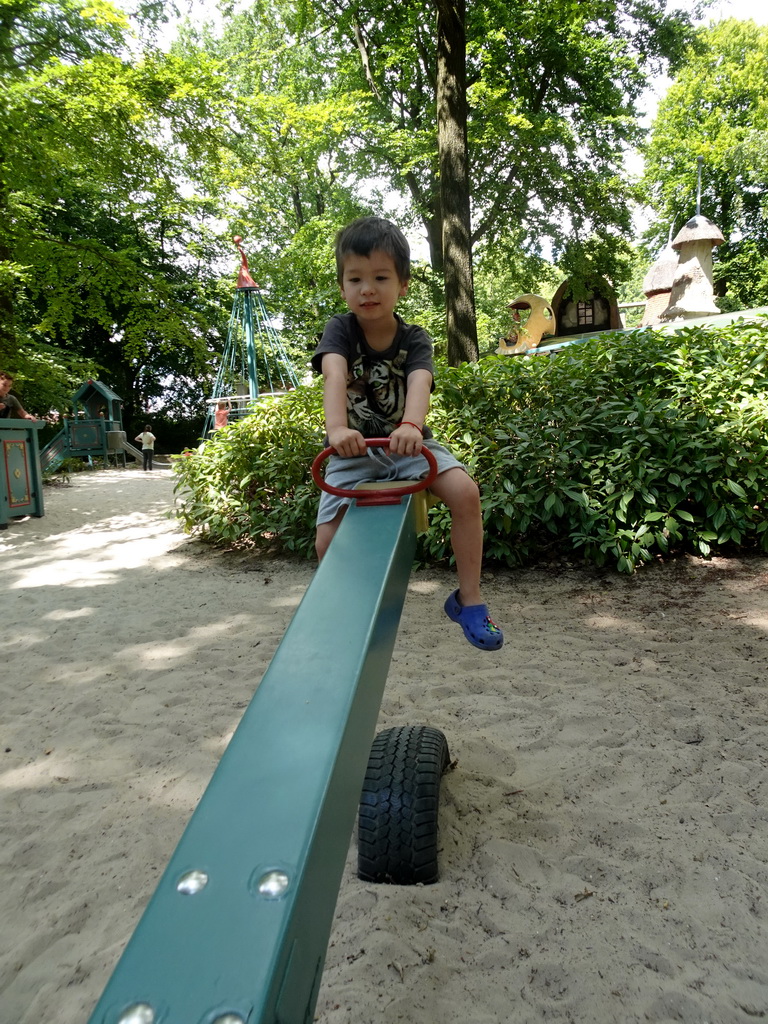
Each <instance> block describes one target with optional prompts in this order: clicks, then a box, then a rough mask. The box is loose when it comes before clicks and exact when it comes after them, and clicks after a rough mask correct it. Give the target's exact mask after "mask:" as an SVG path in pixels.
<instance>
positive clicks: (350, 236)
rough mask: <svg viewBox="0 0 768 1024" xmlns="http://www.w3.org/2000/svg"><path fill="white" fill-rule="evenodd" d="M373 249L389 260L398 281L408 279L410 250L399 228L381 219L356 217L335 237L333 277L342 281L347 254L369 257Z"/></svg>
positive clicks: (409, 276)
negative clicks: (383, 253) (334, 272)
mask: <svg viewBox="0 0 768 1024" xmlns="http://www.w3.org/2000/svg"><path fill="white" fill-rule="evenodd" d="M374 249H378V250H380V251H381V252H385V253H386V254H387V256H390V257H391V258H392V262H393V263H394V264H395V270H396V271H397V276H398V278H399V280H400V281H409V280H410V278H411V249H410V246H409V245H408V241H407V239H406V237H405V235H404V234H403V233H402V231H401V230H400V228H398V227H396V225H394V224H393V223H392V222H391V221H389V220H384V218H383V217H358V219H357V220H353V221H352V223H351V224H347V226H346V227H345V228H342V230H341V231H340V232H339V233H338V235H336V276H337V278H338V281H339V284H341V281H342V278H343V277H344V260H345V258H346V257H347V256H349V255H350V253H354V254H355V255H356V256H370V255H371V253H372V252H373V250H374Z"/></svg>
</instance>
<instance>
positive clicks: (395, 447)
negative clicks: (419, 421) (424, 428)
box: [389, 423, 423, 455]
mask: <svg viewBox="0 0 768 1024" xmlns="http://www.w3.org/2000/svg"><path fill="white" fill-rule="evenodd" d="M422 441H423V438H422V434H421V431H420V430H419V428H418V427H416V426H414V425H413V424H412V423H401V424H400V426H399V427H396V428H395V429H394V430H393V431H392V433H391V434H390V435H389V450H390V452H392V454H393V455H418V454H419V452H420V451H421V446H422Z"/></svg>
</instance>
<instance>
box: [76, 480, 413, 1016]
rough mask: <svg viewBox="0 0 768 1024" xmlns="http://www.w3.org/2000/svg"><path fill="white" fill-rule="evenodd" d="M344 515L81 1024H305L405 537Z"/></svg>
mask: <svg viewBox="0 0 768 1024" xmlns="http://www.w3.org/2000/svg"><path fill="white" fill-rule="evenodd" d="M413 504H414V499H413V497H411V496H407V497H405V498H403V501H402V504H399V505H384V506H380V507H372V508H357V507H355V506H354V505H353V506H352V507H351V508H350V509H349V511H348V513H347V515H346V516H345V517H344V519H343V521H342V524H341V526H340V528H339V530H338V532H337V534H336V536H335V538H334V540H333V543H332V544H331V546H330V548H329V549H328V552H327V554H326V556H325V558H324V559H323V561H322V563H321V564H320V566H319V567H318V570H317V573H316V574H315V576H314V578H313V580H312V582H311V584H310V586H309V588H308V589H307V592H306V594H305V595H304V598H303V599H302V602H301V604H300V605H299V608H298V609H297V611H296V614H295V615H294V617H293V619H292V620H291V623H290V625H289V626H288V629H287V630H286V633H285V636H284V638H283V640H282V642H281V644H280V646H279V647H278V649H277V651H276V652H275V655H274V657H273V659H272V662H271V663H270V665H269V667H268V669H267V671H266V673H265V675H264V678H263V679H262V681H261V683H260V685H259V687H258V689H257V691H256V694H255V696H254V697H253V700H252V701H251V703H250V705H249V706H248V708H247V710H246V712H245V714H244V715H243V718H242V721H241V722H240V725H239V726H238V728H237V731H236V732H235V734H234V736H233V737H232V740H231V741H230V743H229V745H228V747H227V749H226V751H225V753H224V755H223V757H222V759H221V761H220V763H219V765H218V767H217V769H216V771H215V773H214V775H213V777H212V779H211V781H210V783H209V785H208V788H207V789H206V791H205V793H204V794H203V796H202V798H201V800H200V803H199V804H198V806H197V808H196V810H195V812H194V814H193V815H192V818H191V819H190V822H189V824H188V825H187V828H186V830H185V832H184V834H183V836H182V837H181V840H180V842H179V845H178V846H177V848H176V850H175V852H174V854H173V856H172V857H171V860H170V862H169V864H168V867H167V869H166V871H165V873H164V874H163V876H162V878H161V879H160V882H159V884H158V887H157V889H156V891H155V894H154V896H153V897H152V899H151V901H150V903H149V904H148V906H147V909H146V910H145V912H144V915H143V917H142V918H141V920H140V921H139V924H138V926H137V927H136V930H135V932H134V934H133V937H132V938H131V940H130V942H129V943H128V946H127V947H126V949H125V952H124V953H123V955H122V957H121V959H120V961H119V963H118V965H117V967H116V968H115V971H114V973H113V975H112V977H111V979H110V980H109V982H108V983H107V986H106V988H105V990H104V993H103V994H102V997H101V999H100V1000H99V1002H98V1003H97V1005H96V1008H95V1009H94V1011H93V1014H92V1016H91V1018H90V1024H308V1022H310V1021H311V1020H312V1016H313V1013H314V1007H315V1003H316V1000H317V992H318V988H319V985H320V978H321V975H322V970H323V964H324V961H325V953H326V948H327V945H328V936H329V934H330V929H331V923H332V920H333V913H334V909H335V906H336V899H337V896H338V890H339V885H340V882H341V877H342V873H343V870H344V864H345V860H346V855H347V851H348V848H349V840H350V836H351V833H352V828H353V825H354V819H355V814H356V811H357V806H358V802H359V799H360V791H361V787H362V782H363V777H364V775H365V768H366V765H367V763H368V756H369V753H370V747H371V741H372V739H373V735H374V732H375V729H376V720H377V717H378V713H379V708H380V705H381V698H382V694H383V691H384V685H385V682H386V678H387V672H388V669H389V663H390V660H391V657H392V649H393V647H394V643H395V637H396V634H397V628H398V624H399V622H400V616H401V613H402V609H403V603H404V601H405V594H406V590H407V586H408V578H409V576H410V572H411V567H412V565H413V557H414V552H415V544H416V533H415V529H414V514H413Z"/></svg>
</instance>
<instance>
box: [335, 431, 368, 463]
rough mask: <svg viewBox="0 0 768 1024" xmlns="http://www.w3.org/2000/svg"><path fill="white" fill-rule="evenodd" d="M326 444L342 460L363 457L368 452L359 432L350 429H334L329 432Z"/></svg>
mask: <svg viewBox="0 0 768 1024" xmlns="http://www.w3.org/2000/svg"><path fill="white" fill-rule="evenodd" d="M328 443H329V444H330V446H331V448H335V449H336V451H337V453H338V454H339V455H341V456H342V458H344V459H351V458H353V457H354V456H356V455H365V454H366V453H367V451H368V449H367V448H366V446H365V439H364V438H363V435H362V434H361V433H360V431H359V430H352V428H351V427H334V428H333V430H329V431H328Z"/></svg>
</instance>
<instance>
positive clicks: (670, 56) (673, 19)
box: [322, 0, 697, 354]
mask: <svg viewBox="0 0 768 1024" xmlns="http://www.w3.org/2000/svg"><path fill="white" fill-rule="evenodd" d="M665 6H666V5H665V3H664V2H663V0H651V2H638V0H620V2H618V3H605V2H603V0H582V2H579V3H578V4H576V3H572V2H570V0H557V2H554V3H551V4H549V5H545V6H544V7H536V8H533V7H530V5H527V4H524V3H522V2H513V3H509V2H508V0H490V2H488V3H485V4H478V5H472V7H471V9H470V11H469V13H468V14H467V15H466V16H465V15H464V13H463V11H462V9H461V7H460V6H459V5H458V4H455V5H451V4H449V3H448V0H446V3H445V4H443V2H442V0H440V2H438V0H435V2H434V3H433V4H431V5H429V6H425V5H424V4H423V3H420V2H418V0H405V2H403V3H401V4H399V5H398V6H397V7H396V8H393V7H392V6H391V5H389V4H385V3H382V2H381V0H335V2H333V0H324V6H323V8H322V10H323V13H324V14H325V16H326V18H327V19H328V21H329V23H332V24H333V26H334V29H335V31H336V32H337V33H338V36H339V40H340V45H346V46H347V47H348V48H349V49H350V50H351V49H352V47H354V50H355V51H356V52H357V54H358V55H359V65H358V67H357V69H356V71H355V72H354V73H355V74H356V75H357V81H359V85H360V87H362V86H363V85H365V86H366V87H367V88H368V90H369V92H370V94H371V97H372V100H373V109H374V110H375V111H376V113H377V117H378V124H377V125H376V126H375V128H374V130H373V131H372V132H371V133H370V137H369V140H368V145H367V154H368V156H369V163H370V165H371V172H372V173H375V172H376V171H378V172H379V173H385V172H386V173H387V174H388V176H389V180H390V182H391V184H392V187H393V188H395V189H397V188H398V187H401V186H404V187H406V188H407V189H408V191H409V193H410V196H411V199H412V203H413V209H414V211H415V212H416V214H417V215H418V216H419V217H420V219H421V221H422V223H423V226H424V229H425V232H426V235H427V239H428V241H429V245H430V250H431V261H432V265H433V267H434V268H435V269H436V270H437V271H438V272H442V271H443V269H444V260H445V252H444V250H443V238H444V237H448V238H450V237H452V232H451V231H449V232H448V233H447V234H446V232H445V229H444V224H443V222H444V219H445V216H446V210H445V208H444V202H443V200H444V197H445V194H446V193H444V192H443V191H442V190H441V174H442V173H443V172H444V169H445V168H444V164H443V160H442V157H440V158H439V157H438V150H439V145H438V142H439V140H438V134H436V132H435V124H436V123H440V122H441V116H443V117H447V118H449V119H451V118H454V119H455V121H454V123H452V124H451V123H449V121H443V122H442V123H443V129H444V131H443V133H442V135H441V136H440V137H441V138H442V141H443V142H447V140H448V139H449V138H456V139H457V138H460V136H461V134H462V125H461V123H460V122H461V119H462V111H461V107H462V103H465V104H466V109H467V121H466V137H467V152H468V160H469V173H468V175H467V177H466V181H465V183H464V184H458V185H457V186H456V187H457V188H459V189H461V190H462V191H463V196H462V197H461V200H460V199H459V197H458V196H457V195H456V194H455V192H454V189H453V188H452V189H451V190H450V191H449V192H448V193H447V194H448V195H449V198H450V202H451V203H452V204H457V207H458V205H459V204H460V202H461V203H463V204H464V206H466V205H467V204H468V205H469V206H470V209H471V215H472V231H471V234H470V235H469V237H468V238H467V239H466V240H465V242H464V243H463V245H464V254H463V262H464V263H465V264H467V265H470V264H471V258H472V247H473V246H477V247H480V251H481V252H482V250H483V249H486V250H490V249H491V248H493V247H497V246H501V245H503V244H504V240H505V238H507V237H510V236H511V237H516V238H519V228H520V226H521V225H523V226H524V227H525V242H524V244H525V246H526V248H527V249H528V250H529V251H530V252H531V253H532V254H534V255H537V256H538V255H540V254H541V252H542V246H543V242H544V240H545V239H548V240H549V244H550V245H551V246H552V247H553V249H554V251H555V253H556V254H560V253H563V252H565V250H566V246H567V245H568V243H569V242H573V241H574V240H576V241H581V242H583V241H585V240H586V239H588V238H590V237H591V236H597V238H598V240H599V241H600V242H601V243H602V245H601V249H602V251H603V253H605V254H610V252H611V249H612V246H614V245H615V244H616V241H617V239H618V238H619V237H620V236H621V235H622V234H626V233H628V232H629V230H630V216H629V200H630V198H631V190H630V189H629V187H628V185H627V183H626V181H625V179H624V176H623V173H622V159H623V153H624V151H625V149H626V147H627V146H628V145H631V144H632V143H633V142H635V141H637V140H638V139H639V137H640V131H641V129H640V128H639V126H638V123H637V114H638V111H637V102H638V99H639V97H640V95H641V93H642V90H643V88H644V86H645V84H646V82H647V79H648V77H649V76H650V75H651V74H652V73H654V72H655V71H658V70H659V69H661V68H664V67H666V66H667V64H669V63H671V64H672V65H674V64H675V63H676V62H678V61H679V60H680V59H681V57H682V54H683V51H684V45H685V42H686V41H687V39H688V38H689V33H690V31H691V21H690V16H689V15H688V14H686V13H684V12H682V11H679V10H674V11H669V12H667V11H666V10H665ZM692 13H693V14H695V13H697V12H696V11H693V12H692ZM446 28H450V30H451V32H452V33H453V35H452V38H449V36H448V35H447V34H446V32H445V30H446ZM462 29H463V31H462ZM464 33H466V40H467V41H466V62H467V71H466V87H464V85H463V83H462V82H461V81H460V80H459V78H457V80H456V83H454V87H453V88H454V89H455V88H458V92H454V93H453V94H451V93H450V90H449V92H448V93H446V94H444V96H445V95H452V98H453V100H454V103H453V106H452V108H451V109H450V110H449V109H447V108H446V106H445V104H444V101H443V106H442V108H440V107H439V106H438V98H437V93H436V90H437V83H438V76H439V74H440V71H439V67H440V65H439V62H438V52H439V53H440V54H441V55H442V56H443V57H447V56H450V59H451V61H453V62H454V63H453V66H454V68H458V61H459V60H460V59H461V53H460V51H461V50H462V41H463V36H464ZM435 39H437V40H438V44H437V48H436V45H435ZM445 43H449V44H450V45H449V46H448V47H445V48H444V49H442V50H441V49H440V47H441V46H444V44H445ZM353 81H354V79H353ZM443 81H445V80H443ZM460 94H461V95H460ZM447 159H449V162H450V158H447ZM458 223H460V222H457V224H458ZM599 269H600V271H601V272H602V273H606V272H608V271H609V270H610V269H611V268H610V267H608V266H603V267H601V268H599ZM446 286H447V287H446V302H447V304H448V305H449V306H451V305H452V304H453V303H459V302H460V297H459V296H458V295H457V293H456V291H455V289H456V287H457V283H456V282H455V281H451V282H449V281H447V282H446ZM450 345H451V341H450V340H449V346H450ZM460 348H461V346H457V347H456V348H455V349H454V354H455V353H456V351H460Z"/></svg>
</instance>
